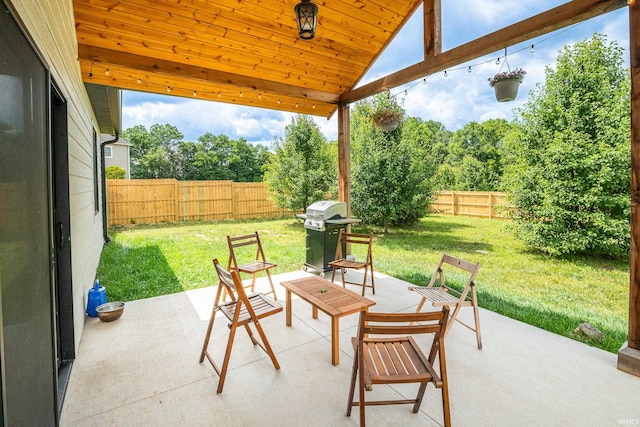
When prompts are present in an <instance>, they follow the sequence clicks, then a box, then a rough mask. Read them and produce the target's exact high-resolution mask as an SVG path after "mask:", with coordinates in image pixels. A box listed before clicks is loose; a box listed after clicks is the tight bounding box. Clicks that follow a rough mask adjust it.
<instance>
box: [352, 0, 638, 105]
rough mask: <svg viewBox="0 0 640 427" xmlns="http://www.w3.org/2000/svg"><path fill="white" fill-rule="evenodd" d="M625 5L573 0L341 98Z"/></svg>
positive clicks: (621, 1) (601, 0) (424, 73)
mask: <svg viewBox="0 0 640 427" xmlns="http://www.w3.org/2000/svg"><path fill="white" fill-rule="evenodd" d="M625 6H627V1H626V0H573V1H569V2H568V3H565V4H563V5H561V6H558V7H555V8H553V9H550V10H547V11H546V12H543V13H540V14H538V15H535V16H533V17H531V18H528V19H525V20H523V21H520V22H517V23H515V24H513V25H510V26H508V27H505V28H502V29H500V30H498V31H495V32H493V33H491V34H488V35H486V36H483V37H480V38H478V39H476V40H473V41H471V42H469V43H466V44H463V45H461V46H458V47H456V48H454V49H451V50H448V51H446V52H443V53H441V54H440V55H436V56H433V57H429V58H427V59H425V60H424V61H422V62H419V63H417V64H415V65H412V66H409V67H407V68H404V69H402V70H400V71H397V72H395V73H392V74H389V75H388V76H386V77H383V78H381V79H378V80H375V81H373V82H371V83H368V84H365V85H363V86H361V87H359V88H357V89H353V90H351V91H349V92H346V93H345V94H343V95H342V96H341V98H340V101H341V102H346V103H352V102H356V101H359V100H361V99H364V98H367V97H369V96H371V95H375V94H377V93H380V92H383V91H385V90H388V89H391V88H394V87H397V86H400V85H402V84H405V83H409V82H411V81H414V80H417V79H420V78H423V77H425V76H428V75H430V74H433V73H437V72H440V71H444V70H446V69H448V68H451V67H455V66H457V65H460V64H462V63H464V62H467V61H470V60H472V59H475V58H478V57H481V56H483V55H487V54H489V53H492V52H495V51H498V50H501V49H504V48H505V47H508V46H510V45H514V44H517V43H520V42H523V41H526V40H530V39H532V38H534V37H538V36H540V35H543V34H547V33H549V32H551V31H555V30H558V29H560V28H564V27H567V26H569V25H573V24H575V23H577V22H582V21H585V20H587V19H591V18H593V17H596V16H599V15H602V14H605V13H608V12H612V11H614V10H617V9H620V8H622V7H625Z"/></svg>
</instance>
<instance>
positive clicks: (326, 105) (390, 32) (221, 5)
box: [73, 0, 422, 117]
mask: <svg viewBox="0 0 640 427" xmlns="http://www.w3.org/2000/svg"><path fill="white" fill-rule="evenodd" d="M297 3H299V0H172V1H167V0H122V1H117V0H73V5H74V14H75V20H76V31H77V38H78V56H79V61H80V65H81V70H82V75H83V79H84V81H85V82H88V83H94V84H100V85H106V86H113V87H118V88H122V89H129V90H136V91H144V92H153V93H158V94H164V95H175V96H182V97H194V96H195V97H197V98H198V99H207V100H212V101H219V102H225V103H234V104H241V105H246V106H251V107H261V108H269V109H274V110H284V111H291V112H296V113H303V114H311V115H317V116H325V117H329V116H330V115H331V114H332V113H333V112H334V111H335V109H336V107H337V103H338V101H339V100H340V97H341V96H342V95H343V94H345V93H347V92H349V91H350V90H351V89H353V88H354V86H355V85H356V84H357V83H358V81H359V80H360V79H361V78H362V77H363V76H364V74H365V73H366V72H367V70H368V69H369V68H370V66H371V65H372V64H373V62H374V61H375V60H376V58H377V57H378V56H379V55H380V54H381V53H382V51H383V50H384V48H385V47H386V46H387V44H388V43H389V42H390V41H391V39H392V38H393V36H394V35H395V34H396V33H397V32H398V31H399V30H400V29H401V28H402V26H403V24H404V23H405V22H406V21H407V20H408V19H409V17H410V16H411V14H412V13H413V11H414V10H415V9H416V8H417V7H418V5H419V4H421V3H422V2H421V1H420V0H417V1H416V0H411V1H393V0H360V1H357V0H354V1H331V2H326V1H321V0H317V1H315V3H316V4H317V5H318V9H319V12H318V27H317V31H316V36H315V38H314V39H312V40H301V39H300V38H299V37H298V32H297V28H296V22H295V14H294V7H295V5H296V4H297ZM107 70H108V71H107ZM169 91H170V92H169Z"/></svg>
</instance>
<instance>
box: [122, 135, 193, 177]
mask: <svg viewBox="0 0 640 427" xmlns="http://www.w3.org/2000/svg"><path fill="white" fill-rule="evenodd" d="M122 136H123V138H124V139H126V140H127V141H129V143H130V144H131V147H130V150H131V151H130V153H131V176H132V177H133V178H177V177H178V175H179V165H178V155H177V151H178V145H179V142H180V141H181V140H182V138H183V137H184V136H183V135H182V133H180V131H179V130H178V129H177V128H176V127H175V126H172V125H170V124H165V125H159V124H154V125H151V127H150V128H149V130H148V131H147V129H146V128H145V127H144V126H142V125H137V126H134V127H132V128H129V129H126V130H125V131H124V132H123V133H122Z"/></svg>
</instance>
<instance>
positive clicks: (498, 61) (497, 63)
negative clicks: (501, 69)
mask: <svg viewBox="0 0 640 427" xmlns="http://www.w3.org/2000/svg"><path fill="white" fill-rule="evenodd" d="M496 65H500V57H499V56H498V59H496Z"/></svg>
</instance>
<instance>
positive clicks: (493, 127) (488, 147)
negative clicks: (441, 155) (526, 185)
mask: <svg viewBox="0 0 640 427" xmlns="http://www.w3.org/2000/svg"><path fill="white" fill-rule="evenodd" d="M510 127H511V125H509V123H508V122H507V121H506V120H504V119H491V120H487V121H485V122H483V123H476V122H471V123H467V124H466V125H464V127H463V128H462V129H459V130H457V131H456V132H455V133H454V134H453V136H452V137H451V141H450V142H449V145H448V147H447V148H448V153H447V156H446V162H447V163H448V164H449V165H451V166H452V167H453V168H454V169H455V174H456V183H455V185H454V187H452V188H448V190H464V191H495V190H498V188H499V186H500V182H501V180H502V174H503V167H502V155H503V154H502V151H503V139H504V137H505V135H506V134H507V133H508V131H509V129H510Z"/></svg>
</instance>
